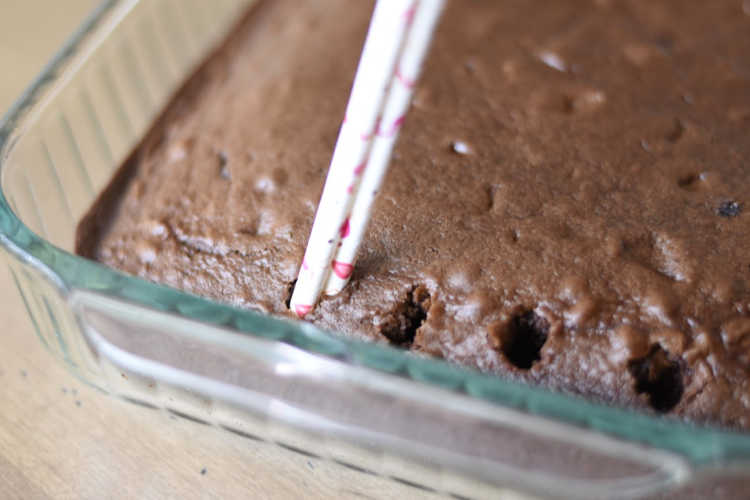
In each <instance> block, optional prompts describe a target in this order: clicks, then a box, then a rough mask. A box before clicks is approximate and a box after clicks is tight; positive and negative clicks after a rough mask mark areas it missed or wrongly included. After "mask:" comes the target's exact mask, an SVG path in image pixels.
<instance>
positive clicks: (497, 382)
mask: <svg viewBox="0 0 750 500" xmlns="http://www.w3.org/2000/svg"><path fill="white" fill-rule="evenodd" d="M135 1H139V0H104V1H102V2H101V4H100V5H99V6H98V7H97V8H96V9H94V11H93V12H92V13H91V14H90V15H89V16H88V18H87V19H86V20H85V21H84V22H83V23H82V25H81V26H80V27H79V28H78V29H77V30H76V31H75V32H74V33H73V35H72V36H71V37H70V38H69V39H68V40H67V42H66V43H65V44H64V45H63V46H62V48H61V49H60V50H59V51H58V52H57V53H56V54H55V56H54V57H53V58H52V59H51V61H50V62H49V63H48V64H47V65H46V66H45V67H44V68H43V70H42V71H41V73H40V74H39V76H38V77H37V78H36V79H35V80H34V81H33V82H32V83H31V85H30V86H29V87H28V88H27V89H26V90H25V91H24V92H23V93H22V95H21V96H20V97H19V98H18V99H17V100H16V101H15V103H14V104H13V105H12V106H11V108H10V109H9V110H8V112H7V113H6V114H5V115H4V116H3V117H2V119H0V176H2V175H3V173H4V172H3V171H4V169H5V165H6V161H7V159H8V156H9V155H10V152H11V151H12V149H13V146H14V144H15V143H16V141H17V140H18V139H19V138H20V137H21V136H22V134H23V133H24V131H23V129H24V123H25V120H26V119H28V118H29V116H31V115H33V114H34V113H33V111H34V110H35V106H37V105H40V103H41V102H43V99H42V97H43V96H45V94H46V92H47V91H48V90H49V89H50V88H51V87H53V86H54V84H55V83H56V82H57V79H58V78H59V77H60V76H61V75H62V74H63V73H65V70H66V68H67V67H68V64H69V63H70V61H71V60H72V59H73V58H75V56H76V55H78V54H79V52H80V49H81V48H82V46H83V44H84V43H85V42H86V41H87V40H88V39H89V38H90V37H91V36H92V35H93V34H94V33H97V32H98V31H99V30H103V29H104V28H105V22H104V21H105V20H106V19H107V16H108V14H109V13H110V12H111V11H112V10H113V9H114V7H115V6H117V5H119V4H123V3H126V2H135ZM0 245H2V246H3V247H4V248H5V249H6V250H7V251H8V252H9V253H10V254H11V255H13V256H14V257H15V258H17V259H19V260H22V261H24V262H26V263H28V264H29V265H31V266H33V267H34V268H35V269H36V270H37V271H38V272H40V273H41V274H42V275H44V276H45V277H46V278H47V279H48V280H49V281H50V282H51V283H53V284H55V285H56V287H57V288H58V290H59V291H60V293H61V294H62V295H63V296H68V295H69V294H70V292H71V291H73V290H84V291H90V292H94V293H106V294H107V295H109V296H110V297H114V298H116V299H119V300H121V301H123V302H126V303H137V304H138V305H140V306H145V307H148V308H152V309H158V310H162V311H168V312H170V313H172V314H176V315H180V316H182V317H185V318H189V319H193V320H197V321H202V322H206V323H215V324H216V323H219V324H222V325H226V326H229V327H230V328H233V329H235V330H238V331H240V332H243V333H245V334H248V335H253V334H252V333H251V332H249V331H247V330H250V329H253V328H254V329H258V328H261V327H262V328H265V329H271V330H275V331H282V330H283V331H285V332H287V333H288V334H289V335H287V336H286V338H285V339H284V340H283V342H285V343H288V344H290V345H293V346H295V347H297V348H300V349H302V350H304V351H306V352H309V353H312V354H315V355H320V356H326V357H332V358H335V359H338V360H340V361H343V362H345V363H349V364H352V365H357V366H365V367H367V368H369V369H372V370H375V371H378V372H381V373H388V374H390V375H393V374H397V375H400V376H403V377H407V378H411V379H412V380H415V381H417V382H419V383H423V384H428V385H432V386H437V387H442V388H447V389H450V390H453V391H455V392H458V393H462V394H465V395H467V396H469V397H473V398H477V399H480V400H483V401H488V402H491V403H495V404H499V405H502V406H506V407H511V408H516V409H520V410H522V411H526V412H529V413H532V414H535V415H539V416H542V417H546V418H549V419H552V420H555V421H558V422H562V423H567V424H571V425H575V426H577V427H583V428H589V429H592V430H594V431H598V432H603V433H605V434H608V435H611V436H614V437H617V438H620V439H624V440H626V441H630V442H635V443H640V444H644V445H647V446H652V447H655V448H659V449H663V450H667V451H672V452H676V453H678V454H680V455H682V456H683V457H685V458H686V459H687V460H688V461H689V462H690V463H692V464H693V465H695V466H700V467H709V468H713V467H717V466H725V465H739V464H750V434H748V433H742V432H738V431H731V430H726V429H721V428H718V427H714V426H710V425H694V424H690V423H686V422H684V421H682V420H679V419H677V418H673V417H665V416H658V415H651V414H647V413H641V412H638V411H635V410H630V409H625V408H619V407H614V406H609V405H606V404H604V403H598V402H592V401H589V400H586V399H583V398H581V397H579V396H575V395H569V394H563V393H559V392H555V391H552V390H550V389H546V388H543V387H533V386H530V385H527V384H524V383H522V382H518V381H514V380H510V379H503V378H499V377H496V376H493V375H487V374H482V373H479V372H477V371H474V370H471V369H466V368H462V367H457V366H455V365H452V364H449V363H448V362H445V361H442V360H438V359H424V358H418V357H415V356H413V355H410V354H408V352H406V351H402V350H398V349H395V348H391V347H388V346H383V345H378V344H374V343H367V342H363V341H358V340H353V339H348V338H345V337H343V336H339V335H335V334H332V333H328V332H324V331H322V330H320V329H318V328H315V327H313V326H311V325H309V324H305V323H300V322H294V321H290V320H285V319H280V318H275V317H271V316H269V315H265V314H261V313H257V312H254V311H248V310H243V309H239V308H235V307H232V306H228V305H224V304H219V303H216V302H213V301H210V300H208V299H204V298H201V297H197V296H193V295H190V294H188V293H185V292H182V291H179V290H177V289H173V288H169V287H165V286H161V285H157V284H154V283H151V282H148V281H146V280H143V279H140V278H136V277H132V276H128V275H125V274H123V273H121V272H119V271H116V270H113V269H110V268H107V267H105V266H102V265H100V264H98V263H96V262H93V261H90V260H87V259H84V258H82V257H79V256H77V255H73V254H71V253H69V252H67V251H64V250H62V249H60V248H58V247H56V246H54V245H52V244H51V243H49V242H47V241H46V240H45V239H43V238H40V237H39V236H37V235H36V234H35V233H33V232H32V231H31V230H30V229H29V228H28V227H27V226H26V225H25V224H24V223H23V222H22V221H21V220H20V218H18V217H17V216H16V214H15V213H14V212H13V210H12V209H11V208H10V205H9V204H8V200H7V198H6V194H5V192H4V186H2V185H0ZM178 305H179V306H178ZM241 325H246V326H245V327H244V328H243V327H242V326H241ZM247 325H250V328H248V327H247ZM372 358H377V359H380V360H382V361H383V362H384V363H383V364H379V365H375V364H373V363H369V362H367V361H364V360H366V359H372ZM383 366H389V367H391V368H384V367H383ZM394 366H396V367H401V368H400V370H398V371H394V370H393V369H392V367H394ZM407 367H418V369H415V370H412V369H407ZM416 373H429V374H431V376H430V377H420V376H416V375H415V374H416Z"/></svg>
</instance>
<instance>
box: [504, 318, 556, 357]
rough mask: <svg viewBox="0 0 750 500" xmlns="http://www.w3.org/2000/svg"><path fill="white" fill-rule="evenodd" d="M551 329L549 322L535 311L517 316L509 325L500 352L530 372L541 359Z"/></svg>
mask: <svg viewBox="0 0 750 500" xmlns="http://www.w3.org/2000/svg"><path fill="white" fill-rule="evenodd" d="M549 328H550V324H549V321H547V320H546V319H544V318H543V317H542V316H540V315H538V314H537V313H536V312H534V311H533V310H527V311H523V312H522V313H520V314H516V315H515V316H513V318H512V319H511V321H510V322H509V323H508V325H507V328H506V331H505V332H504V335H503V337H504V338H503V339H502V342H501V344H500V350H501V351H502V352H503V354H505V357H506V358H507V359H508V361H510V362H511V363H513V365H514V366H516V367H517V368H521V369H522V370H528V369H529V368H531V365H533V364H534V363H535V362H536V361H539V360H540V359H541V350H542V346H543V345H544V343H545V342H546V341H547V336H548V334H549Z"/></svg>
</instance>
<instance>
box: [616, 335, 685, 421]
mask: <svg viewBox="0 0 750 500" xmlns="http://www.w3.org/2000/svg"><path fill="white" fill-rule="evenodd" d="M628 371H630V374H631V375H632V376H633V378H634V379H635V391H636V392H637V393H638V394H646V395H647V396H648V401H649V404H650V405H651V407H652V408H653V409H654V410H656V411H659V412H668V411H669V410H671V409H672V408H674V407H675V406H677V403H679V402H680V398H682V393H683V390H684V384H683V382H682V370H681V369H680V365H679V363H678V361H677V360H676V359H675V358H674V356H672V355H671V354H670V353H669V352H668V351H666V350H664V349H663V348H662V347H661V346H660V345H659V344H655V345H654V346H652V347H651V350H650V351H649V353H648V354H647V355H646V356H645V357H643V358H639V359H634V360H632V361H630V362H628Z"/></svg>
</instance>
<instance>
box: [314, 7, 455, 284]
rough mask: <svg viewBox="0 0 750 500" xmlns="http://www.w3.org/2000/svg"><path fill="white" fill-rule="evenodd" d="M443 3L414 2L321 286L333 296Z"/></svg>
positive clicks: (345, 276)
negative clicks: (343, 234) (342, 233)
mask: <svg viewBox="0 0 750 500" xmlns="http://www.w3.org/2000/svg"><path fill="white" fill-rule="evenodd" d="M444 4H445V2H444V0H421V1H420V2H419V3H418V5H417V9H416V11H415V14H414V19H413V22H412V25H411V28H410V30H409V33H408V35H407V38H406V42H405V43H404V48H403V50H402V53H401V57H400V59H399V61H398V63H397V66H396V72H395V78H393V79H392V81H391V87H390V90H389V92H388V97H387V98H386V101H385V105H384V108H383V114H382V117H381V120H380V127H379V129H378V130H377V132H376V135H375V138H374V139H373V144H372V148H371V150H370V156H369V158H368V160H367V166H366V168H365V172H364V174H363V175H362V181H361V183H360V187H359V191H358V192H357V196H356V198H355V200H354V205H353V206H352V211H351V215H350V216H349V228H350V230H349V235H348V237H347V238H344V239H342V240H341V246H340V247H339V248H338V251H337V252H336V254H335V255H334V257H333V265H332V268H333V269H332V271H333V272H331V273H329V275H328V281H327V283H326V285H325V287H324V292H325V294H326V295H336V294H337V293H339V292H340V291H341V290H343V289H344V287H345V286H346V284H347V283H348V282H349V278H350V277H351V273H352V270H353V269H354V261H355V260H356V258H357V251H358V250H359V246H360V244H361V243H362V238H363V237H364V234H365V229H367V223H368V222H369V220H370V214H371V209H372V205H373V203H374V202H375V197H376V196H377V193H378V191H379V190H380V185H381V184H382V182H383V178H384V177H385V174H386V172H387V171H388V165H389V163H390V160H391V153H392V152H393V147H394V145H395V144H396V139H397V138H398V133H399V131H400V130H401V125H402V124H403V122H404V119H405V118H406V113H407V111H408V110H409V104H410V102H411V97H412V94H413V93H414V86H415V84H416V81H417V79H418V78H419V74H420V73H421V70H422V62H423V61H424V58H425V55H426V54H427V49H428V48H429V46H430V41H431V40H432V34H433V32H434V31H435V26H436V25H437V22H438V20H439V18H440V14H441V12H442V9H443V6H444Z"/></svg>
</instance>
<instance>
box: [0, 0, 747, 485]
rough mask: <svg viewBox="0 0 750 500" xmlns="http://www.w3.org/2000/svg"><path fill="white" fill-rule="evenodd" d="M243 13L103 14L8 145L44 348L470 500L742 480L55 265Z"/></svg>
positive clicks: (87, 268)
mask: <svg viewBox="0 0 750 500" xmlns="http://www.w3.org/2000/svg"><path fill="white" fill-rule="evenodd" d="M250 3H252V0H221V1H216V2H212V3H211V6H210V8H208V3H206V2H203V1H202V0H143V1H136V0H122V1H111V2H107V3H105V4H104V5H103V6H102V7H101V9H100V10H99V11H98V12H97V13H95V14H94V15H93V16H92V18H91V20H90V21H89V22H88V23H87V25H86V26H85V27H84V28H83V29H82V30H81V32H79V34H78V35H77V36H76V39H75V40H74V41H73V42H72V43H71V44H70V45H68V46H66V48H65V49H63V51H62V52H61V54H60V55H59V56H58V58H57V59H56V61H55V62H53V64H52V65H51V66H50V67H49V68H48V69H47V70H46V71H45V73H44V74H43V75H42V76H41V77H40V79H39V80H38V81H37V82H36V84H35V85H34V86H33V87H32V89H31V91H30V92H29V93H28V94H27V95H26V96H24V98H22V100H21V101H19V104H18V105H17V106H16V108H15V109H14V110H13V111H11V113H10V114H9V115H8V116H9V118H8V121H7V122H6V123H5V124H4V125H3V127H2V128H0V147H1V149H0V168H1V171H0V176H1V179H0V180H1V181H2V196H1V197H0V243H1V244H2V246H3V248H4V249H5V250H6V251H7V252H8V253H9V254H10V255H11V258H10V259H8V260H9V263H10V267H11V271H12V273H13V277H14V279H15V281H16V284H17V286H18V288H19V291H20V292H21V294H22V296H23V298H24V301H25V304H26V307H27V309H28V310H29V314H30V316H31V318H32V322H33V324H34V327H35V329H36V331H37V333H38V335H39V337H40V339H41V340H42V342H43V343H44V344H45V345H46V346H47V347H48V348H49V349H50V350H51V351H52V352H53V353H55V355H56V356H57V357H58V358H60V359H62V360H64V361H65V362H66V364H67V365H68V366H69V367H70V368H71V370H72V371H73V373H75V374H76V375H77V376H79V377H81V378H82V379H84V380H85V381H87V382H89V383H91V384H93V385H96V386H98V387H100V388H102V389H104V390H106V391H108V392H112V393H113V394H116V395H119V396H121V397H124V398H127V399H129V400H131V401H133V402H136V403H138V404H141V405H144V406H147V407H155V408H167V409H168V410H170V411H173V412H175V413H177V414H179V415H183V416H187V417H189V418H193V419H197V420H198V421H201V422H204V423H210V424H214V425H220V426H222V427H224V428H227V429H228V430H231V431H233V432H235V433H238V434H239V435H245V436H248V435H255V436H258V435H260V436H261V437H263V438H264V439H270V440H274V441H278V442H281V443H283V444H285V445H287V446H292V447H295V448H301V449H304V450H307V452H312V453H316V454H320V455H324V456H328V457H330V458H332V459H335V460H340V461H343V462H346V463H351V464H355V465H356V466H357V467H366V468H368V469H372V470H375V471H377V472H379V473H382V474H386V475H389V476H395V477H397V478H399V479H403V480H406V481H411V482H418V483H419V484H422V485H427V484H429V485H430V486H429V487H430V488H434V489H437V490H440V491H444V492H448V493H454V494H459V495H465V496H483V495H485V494H490V493H497V492H498V491H502V489H503V488H504V487H505V486H510V487H513V488H520V489H528V490H532V491H537V492H541V493H554V494H564V493H566V492H567V493H569V494H574V493H575V495H576V496H592V497H599V496H602V495H603V494H604V493H611V492H613V491H618V492H620V494H621V495H622V496H633V495H638V494H645V493H648V492H652V491H656V490H659V489H663V488H664V487H667V486H669V485H675V484H679V483H685V482H687V481H688V480H690V479H694V478H696V476H695V474H694V471H695V468H696V466H697V465H704V466H705V465H710V466H711V467H713V468H714V470H719V471H720V472H722V473H723V472H727V473H736V472H737V471H741V470H742V469H741V468H740V467H741V465H734V466H733V467H732V468H727V467H725V465H726V464H727V463H730V462H731V463H734V464H738V463H744V462H742V461H744V460H745V459H746V458H747V457H748V456H750V445H749V444H748V438H747V437H746V436H742V435H732V434H728V433H722V432H718V431H714V430H712V429H693V428H690V427H688V426H685V425H682V424H678V423H675V422H673V421H669V420H665V419H657V418H654V417H650V416H645V415H637V414H633V413H630V412H624V411H620V410H617V409H613V408H607V407H603V406H600V405H593V404H591V403H587V402H583V401H581V400H578V399H575V398H569V397H565V396H561V395H557V394H551V393H548V392H546V391H543V390H539V389H533V388H529V387H526V386H522V385H518V384H514V383H512V382H507V381H502V380H499V379H496V378H493V377H487V376H482V375H478V374H475V373H473V372H469V371H465V370H460V369H457V368H455V367H451V366H448V365H446V364H445V363H442V362H440V361H431V360H421V359H417V358H415V357H413V356H410V355H407V354H405V353H403V352H398V351H395V350H392V349H389V348H384V347H380V346H372V345H364V344H360V343H356V342H350V341H346V340H343V339H340V338H335V337H332V336H330V335H328V334H326V333H323V332H320V331H318V330H316V329H315V328H312V327H309V325H301V324H298V323H293V322H286V321H280V320H276V319H271V318H268V317H264V316H260V315H258V314H254V313H249V312H246V311H238V310H236V309H233V308H230V307H226V306H221V305H217V304H213V303H211V302H208V301H205V300H203V299H198V298H195V297H190V296H188V295H186V294H183V293H180V292H177V291H175V290H171V289H167V288H163V287H159V286H156V285H152V284H148V283H145V282H143V281H141V280H139V279H135V278H129V277H126V276H124V275H122V274H119V273H116V272H114V271H111V270H109V269H106V268H103V267H101V266H99V265H97V264H95V263H92V262H88V261H85V260H83V259H80V258H78V257H76V256H73V255H71V254H69V253H67V252H65V251H60V250H59V249H62V250H66V251H68V252H69V251H70V250H71V249H72V245H73V235H74V232H75V231H74V229H75V224H76V222H77V220H78V219H79V218H80V216H81V215H82V214H83V213H84V212H85V211H86V210H87V209H88V207H89V206H90V205H91V203H92V202H93V200H94V198H95V197H96V196H97V193H98V192H99V191H100V190H101V189H102V188H103V187H104V186H105V185H106V184H107V183H108V182H109V180H110V178H111V176H112V174H113V172H114V171H115V169H116V168H117V167H118V166H119V165H120V163H121V162H122V161H123V159H124V158H125V157H126V156H127V155H128V154H129V153H130V151H131V150H132V148H133V147H134V146H135V145H136V144H137V142H138V140H139V139H140V138H141V137H142V136H143V135H144V133H145V132H146V130H147V129H148V128H149V126H150V124H151V122H152V121H153V120H154V119H155V117H156V116H158V114H159V113H160V112H161V110H162V109H163V107H164V106H165V105H166V104H167V103H168V101H169V98H170V96H171V95H172V94H173V93H174V91H175V90H176V89H177V88H178V87H179V85H180V84H181V82H182V81H183V80H184V79H185V78H186V77H187V76H188V75H190V73H191V72H192V71H193V69H194V68H195V67H196V64H198V62H199V61H200V60H202V59H203V57H205V55H206V54H208V53H209V52H210V50H211V48H212V47H213V46H215V45H216V43H218V42H219V41H220V40H221V38H222V37H223V36H224V35H226V33H227V32H228V30H229V29H230V28H231V26H232V25H233V24H234V20H235V19H236V18H237V15H238V13H239V12H240V11H241V10H242V9H245V8H247V7H248V5H249V4H250ZM16 215H17V216H18V217H16ZM19 219H20V220H19ZM21 221H23V222H21ZM28 229H31V231H29V230H28ZM39 236H41V238H40V237H39ZM49 243H52V244H53V245H55V247H57V248H55V247H53V246H51V245H50V244H49ZM160 311H163V312H160ZM209 325H213V326H209ZM238 331H239V332H245V333H248V334H250V335H239V334H237V333H236V332H238ZM232 332H235V333H232ZM292 346H296V347H292ZM229 367H231V369H230V368H229ZM481 400H486V401H491V402H493V403H494V404H489V403H487V402H484V401H481ZM534 414H536V415H541V416H542V417H537V416H534ZM590 429H598V430H599V431H603V432H606V433H608V434H612V435H616V436H619V437H620V439H613V438H611V437H606V436H605V435H604V434H603V433H602V432H594V431H592V430H590ZM627 441H632V442H634V443H645V444H647V445H648V446H641V445H639V444H632V443H629V442H627ZM511 443H512V444H511ZM659 448H660V449H663V450H666V451H659ZM407 462H408V464H409V465H408V467H407V466H406V465H405V464H406V463H407ZM701 470H705V468H704V469H701Z"/></svg>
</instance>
